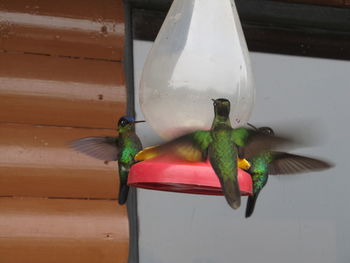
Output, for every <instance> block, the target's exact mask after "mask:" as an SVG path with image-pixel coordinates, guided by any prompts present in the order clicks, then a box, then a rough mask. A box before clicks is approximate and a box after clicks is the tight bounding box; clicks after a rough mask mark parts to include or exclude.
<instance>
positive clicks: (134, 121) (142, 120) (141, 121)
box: [134, 120, 146, 123]
mask: <svg viewBox="0 0 350 263" xmlns="http://www.w3.org/2000/svg"><path fill="white" fill-rule="evenodd" d="M140 122H146V121H145V120H142V121H134V123H140Z"/></svg>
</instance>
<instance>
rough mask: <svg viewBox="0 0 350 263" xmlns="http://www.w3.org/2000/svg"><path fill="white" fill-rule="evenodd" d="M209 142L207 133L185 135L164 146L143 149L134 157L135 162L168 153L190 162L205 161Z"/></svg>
mask: <svg viewBox="0 0 350 263" xmlns="http://www.w3.org/2000/svg"><path fill="white" fill-rule="evenodd" d="M211 141H212V138H211V135H210V132H209V131H202V130H199V131H195V132H191V133H187V134H185V135H182V136H180V137H177V138H175V139H173V140H171V141H169V142H166V143H164V144H161V145H156V146H151V147H148V148H145V149H144V150H143V151H141V152H139V153H138V154H137V155H136V156H135V160H136V161H143V160H148V159H152V158H155V157H157V156H160V155H163V154H168V153H169V154H171V155H175V156H176V157H178V158H180V159H182V160H186V161H190V162H198V161H205V160H206V158H207V149H208V146H209V144H210V142H211Z"/></svg>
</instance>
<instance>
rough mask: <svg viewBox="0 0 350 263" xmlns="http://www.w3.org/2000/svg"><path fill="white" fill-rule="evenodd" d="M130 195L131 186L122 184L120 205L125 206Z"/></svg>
mask: <svg viewBox="0 0 350 263" xmlns="http://www.w3.org/2000/svg"><path fill="white" fill-rule="evenodd" d="M128 193H129V186H127V185H126V184H120V187H119V196H118V203H119V204H120V205H123V204H125V203H126V201H127V200H128Z"/></svg>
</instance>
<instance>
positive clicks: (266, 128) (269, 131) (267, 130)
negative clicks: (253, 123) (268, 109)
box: [259, 127, 275, 135]
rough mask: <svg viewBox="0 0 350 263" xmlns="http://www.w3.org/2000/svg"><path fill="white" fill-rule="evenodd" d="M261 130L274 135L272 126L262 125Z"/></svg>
mask: <svg viewBox="0 0 350 263" xmlns="http://www.w3.org/2000/svg"><path fill="white" fill-rule="evenodd" d="M259 131H260V132H262V133H263V134H266V135H274V134H275V133H274V131H273V130H272V129H271V128H270V127H261V128H259Z"/></svg>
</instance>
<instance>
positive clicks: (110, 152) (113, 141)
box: [69, 136, 119, 161]
mask: <svg viewBox="0 0 350 263" xmlns="http://www.w3.org/2000/svg"><path fill="white" fill-rule="evenodd" d="M117 145H118V137H111V136H104V137H85V138H81V139H77V140H74V141H71V142H70V143H69V146H70V147H71V148H73V149H74V150H76V151H78V152H81V153H84V154H86V155H88V156H91V157H94V158H96V159H99V160H103V161H116V160H118V153H119V149H118V146H117Z"/></svg>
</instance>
